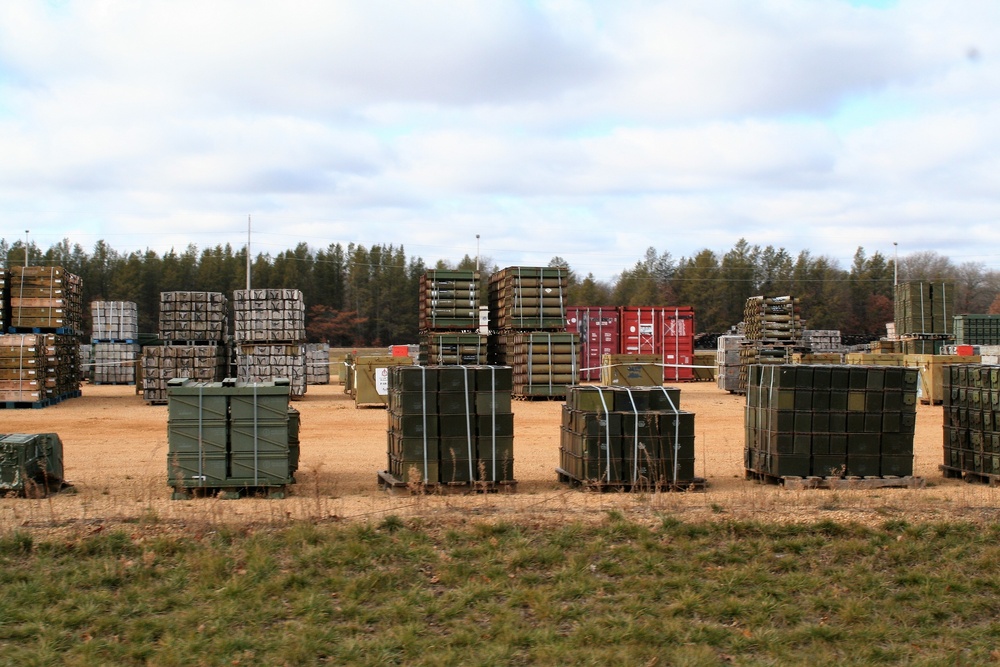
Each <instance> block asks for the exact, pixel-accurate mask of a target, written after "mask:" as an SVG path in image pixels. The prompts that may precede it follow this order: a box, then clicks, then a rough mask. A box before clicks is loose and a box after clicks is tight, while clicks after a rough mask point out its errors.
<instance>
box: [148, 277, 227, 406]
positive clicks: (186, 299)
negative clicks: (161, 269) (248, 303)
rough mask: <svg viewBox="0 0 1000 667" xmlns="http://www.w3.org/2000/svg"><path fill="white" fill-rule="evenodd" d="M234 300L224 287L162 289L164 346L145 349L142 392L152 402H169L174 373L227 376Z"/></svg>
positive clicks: (178, 375) (204, 379)
mask: <svg viewBox="0 0 1000 667" xmlns="http://www.w3.org/2000/svg"><path fill="white" fill-rule="evenodd" d="M228 308H229V300H228V299H226V295H225V294H223V293H221V292H161V293H160V313H159V336H160V339H162V340H163V341H165V344H164V345H161V346H147V347H144V348H143V349H142V395H143V398H144V399H145V400H146V402H147V403H149V404H150V405H163V404H166V403H167V401H168V396H167V383H168V382H169V381H170V380H172V379H175V378H187V379H190V380H196V381H199V382H213V381H218V380H221V379H222V378H224V377H226V368H227V367H228V359H227V357H228V355H227V352H226V346H225V339H226V336H227V334H228V331H229V315H228Z"/></svg>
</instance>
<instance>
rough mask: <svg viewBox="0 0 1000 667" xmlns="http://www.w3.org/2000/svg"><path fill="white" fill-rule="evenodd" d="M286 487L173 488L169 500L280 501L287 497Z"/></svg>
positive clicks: (283, 485)
mask: <svg viewBox="0 0 1000 667" xmlns="http://www.w3.org/2000/svg"><path fill="white" fill-rule="evenodd" d="M287 488H288V487H287V485H286V484H279V485H275V486H213V487H208V486H204V487H201V486H200V487H194V488H187V487H183V486H175V487H173V490H174V491H173V493H172V494H171V495H170V499H171V500H191V499H193V498H220V499H222V500H238V499H240V498H270V499H272V500H280V499H282V498H284V497H285V496H286V495H287Z"/></svg>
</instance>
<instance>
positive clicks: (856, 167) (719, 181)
mask: <svg viewBox="0 0 1000 667" xmlns="http://www.w3.org/2000/svg"><path fill="white" fill-rule="evenodd" d="M248 215H249V216H252V221H253V230H254V231H253V244H252V248H253V251H254V253H257V252H269V253H272V254H275V253H277V252H280V251H281V250H284V249H287V248H291V247H294V246H295V245H296V244H297V243H299V242H305V243H308V244H309V245H310V246H311V247H313V248H317V249H318V248H322V247H325V246H327V245H329V244H330V243H338V242H339V243H342V244H345V245H346V244H347V243H352V242H353V243H361V244H365V245H370V244H373V243H387V244H388V243H393V244H403V245H404V246H405V248H406V250H407V254H408V255H418V256H420V257H423V258H424V259H425V260H426V261H427V262H428V263H433V262H435V261H436V260H438V259H446V260H458V259H461V257H462V256H463V255H465V254H469V255H470V256H474V255H475V253H476V235H477V234H479V235H480V236H481V239H480V244H481V252H482V254H483V255H485V256H489V257H490V258H492V259H493V260H494V261H495V262H496V263H497V264H499V265H500V266H508V265H517V264H521V265H541V264H547V263H548V261H549V260H550V259H551V258H552V257H553V256H555V255H559V256H561V257H563V258H565V259H567V260H568V261H569V263H570V266H571V267H572V268H573V269H574V270H576V271H577V272H579V273H582V274H586V273H589V272H593V273H594V274H595V276H597V277H598V278H602V279H606V278H610V277H612V276H614V275H615V274H616V273H618V272H620V271H621V270H622V269H623V268H626V267H630V266H632V265H633V264H634V263H635V262H636V261H637V260H638V259H640V258H641V256H642V255H643V253H644V251H645V249H646V248H647V247H649V246H654V247H655V248H657V250H659V251H660V252H664V251H668V252H670V253H671V254H672V255H673V256H674V257H675V258H680V257H682V256H690V255H692V254H694V253H696V252H698V251H699V250H701V249H704V248H708V249H711V250H715V251H717V252H719V253H723V252H725V251H727V250H729V249H730V248H731V247H732V246H733V244H734V243H736V241H737V240H738V239H739V238H740V237H745V238H746V239H747V240H748V241H750V242H751V243H754V244H760V245H762V246H764V245H768V244H771V245H775V246H782V247H785V248H786V249H788V250H789V251H791V252H793V253H797V252H798V251H799V250H802V249H809V250H811V251H812V252H813V254H816V255H827V256H830V257H832V258H835V259H837V260H839V261H840V263H841V265H842V266H844V267H849V265H850V259H851V256H852V255H853V254H854V251H855V249H856V248H857V247H858V246H859V245H861V246H864V247H865V249H866V251H867V252H868V253H869V254H871V253H873V252H875V251H879V252H882V253H883V254H885V255H888V256H891V254H892V252H893V242H898V243H899V253H900V255H905V254H907V253H910V252H915V251H923V250H935V251H938V252H940V253H943V254H946V255H948V256H950V257H951V258H952V259H953V261H955V262H956V263H962V262H968V261H973V262H981V263H982V264H984V265H985V266H986V267H987V268H993V269H1000V224H998V223H1000V2H997V1H996V0H978V1H977V0H969V1H964V0H957V1H953V0H899V1H898V2H892V1H872V2H861V1H849V0H754V1H753V2H747V1H746V0H697V1H695V0H690V1H688V2H681V1H677V2H670V1H659V2H642V1H630V0H613V1H612V0H607V1H606V2H583V1H576V0H551V1H549V0H534V1H524V2H514V1H513V0H511V1H495V2H494V1H487V0H454V1H449V0H442V1H438V0H414V1H413V2H404V1H395V0H394V1H379V0H357V1H354V2H336V1H333V0H318V1H316V2H300V1H291V2H289V1H282V2H275V1H273V0H272V1H266V2H265V1H254V0H238V1H233V2H228V1H219V0H192V1H185V0H170V1H169V2H157V1H155V0H144V1H142V2H134V1H131V0H130V1H121V2H118V1H102V0H87V1H81V2H74V1H68V2H62V1H51V2H47V3H46V2H41V1H38V0H23V1H22V0H10V1H5V2H2V3H0V236H2V237H3V238H6V239H7V240H8V242H10V241H14V240H16V239H18V238H21V239H23V238H24V231H25V230H30V238H31V240H32V241H33V242H34V243H36V244H37V245H39V246H40V247H42V248H47V247H49V246H50V245H52V244H54V243H56V242H58V241H59V240H60V239H62V238H69V239H70V240H71V241H72V242H75V243H80V244H81V245H82V246H83V247H84V248H86V249H88V250H90V249H92V248H93V245H94V243H95V242H96V241H97V240H99V239H104V240H106V241H107V242H108V243H109V244H110V245H111V246H112V247H113V248H115V249H117V250H121V251H129V250H134V249H139V250H143V249H146V248H151V249H153V250H156V251H157V252H164V251H166V250H169V249H170V248H171V247H175V248H177V249H178V250H181V249H183V248H184V247H186V246H187V245H188V243H195V244H196V245H197V246H198V247H199V248H204V247H207V246H214V245H216V244H220V243H223V244H224V243H227V242H228V243H231V244H232V245H233V246H234V247H241V246H243V245H244V244H245V242H246V228H247V216H248Z"/></svg>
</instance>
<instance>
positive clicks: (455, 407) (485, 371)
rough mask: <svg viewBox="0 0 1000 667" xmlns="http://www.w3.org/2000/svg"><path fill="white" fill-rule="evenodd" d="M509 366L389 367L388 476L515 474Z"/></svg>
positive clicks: (414, 479) (457, 479)
mask: <svg viewBox="0 0 1000 667" xmlns="http://www.w3.org/2000/svg"><path fill="white" fill-rule="evenodd" d="M512 382H513V375H512V372H511V369H510V368H508V367H501V366H393V367H391V368H390V369H389V401H388V418H389V419H388V422H389V428H388V436H387V439H388V459H389V462H388V463H389V467H388V470H387V471H386V473H385V475H386V479H387V480H388V481H391V482H392V483H394V484H401V483H402V484H420V485H438V484H444V485H448V484H461V485H470V484H488V485H493V484H506V485H509V484H511V483H513V482H514V414H513V412H512V411H511V387H512Z"/></svg>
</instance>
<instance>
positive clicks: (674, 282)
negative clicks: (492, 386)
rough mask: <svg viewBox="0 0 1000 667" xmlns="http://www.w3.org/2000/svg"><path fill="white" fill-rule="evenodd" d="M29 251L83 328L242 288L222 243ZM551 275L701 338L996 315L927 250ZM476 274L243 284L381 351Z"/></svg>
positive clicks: (298, 251) (7, 247)
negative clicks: (764, 326) (734, 330)
mask: <svg viewBox="0 0 1000 667" xmlns="http://www.w3.org/2000/svg"><path fill="white" fill-rule="evenodd" d="M26 249H27V253H28V262H29V263H31V264H44V265H58V266H63V267H64V268H65V269H66V270H67V271H70V272H72V273H75V274H77V275H79V276H80V277H82V278H83V290H84V294H83V298H84V311H85V319H88V320H89V315H90V313H89V310H90V309H89V304H90V302H92V301H134V302H135V303H136V304H137V306H138V312H139V330H140V332H143V333H155V332H156V330H157V328H158V321H157V320H158V317H159V299H160V292H173V291H186V290H197V291H210V292H222V293H224V294H226V295H227V297H229V298H232V293H233V290H237V289H243V288H245V287H246V262H247V255H246V253H247V251H246V247H243V248H238V249H234V248H233V247H232V246H230V245H229V244H226V245H216V246H214V247H209V248H203V249H200V250H199V249H198V247H197V246H195V245H193V244H191V245H188V246H187V248H185V249H184V250H182V251H181V252H177V251H176V250H174V249H171V250H170V251H168V252H166V253H164V254H162V255H160V254H158V253H156V252H155V251H153V250H145V251H142V252H140V251H132V252H127V253H122V252H118V251H116V250H115V249H113V248H112V247H110V246H109V245H108V244H107V243H106V242H104V241H103V240H101V241H98V242H97V243H96V244H95V245H94V248H93V249H92V250H91V251H89V252H88V251H87V250H85V249H84V248H83V247H81V246H80V245H79V244H73V243H71V242H70V241H69V240H68V239H64V240H63V241H62V242H60V243H58V244H56V245H53V246H51V247H49V248H47V249H45V250H42V249H40V248H38V247H36V246H35V245H34V244H30V245H28V246H27V248H26V247H25V243H24V242H23V241H20V240H18V241H14V242H12V243H8V242H7V241H6V240H5V239H0V260H2V261H3V262H4V266H6V267H10V266H17V265H22V264H24V261H25V250H26ZM480 265H481V266H483V267H484V268H483V272H484V274H488V273H489V272H491V271H496V270H499V268H500V267H498V266H496V265H495V264H493V262H492V261H491V260H490V259H489V258H485V259H481V260H480ZM548 266H561V267H564V268H566V270H567V276H568V290H567V298H566V303H567V304H568V305H571V306H675V305H685V306H687V305H689V306H693V307H694V309H695V321H696V327H697V330H698V331H699V332H714V333H722V332H725V331H727V330H728V329H729V328H730V327H731V326H733V325H735V324H736V323H737V322H739V321H740V320H742V319H743V307H744V304H745V302H746V299H747V298H748V297H750V296H754V295H758V294H766V295H785V294H792V295H795V296H797V297H799V299H800V302H801V310H802V316H803V318H805V319H806V321H807V322H806V323H807V326H808V328H811V329H839V330H841V331H842V332H843V333H844V334H851V335H858V334H868V335H872V336H879V335H883V334H884V333H885V323H886V322H890V321H892V319H893V284H894V280H896V279H897V278H898V280H899V281H910V280H923V281H933V282H941V281H946V282H950V283H953V284H954V286H955V292H954V294H955V300H954V303H953V309H954V312H956V313H987V312H1000V298H998V295H1000V273H998V272H996V271H992V270H987V269H986V268H985V267H984V266H983V265H981V264H977V263H965V264H961V265H955V264H953V263H952V262H951V261H950V260H949V259H948V258H947V257H944V256H942V255H939V254H937V253H934V252H922V253H915V254H911V255H908V256H907V257H905V258H900V261H899V266H898V272H897V267H896V266H895V265H894V263H893V259H892V258H888V257H885V256H883V255H882V254H880V253H878V252H875V253H872V254H871V255H869V254H867V253H866V252H865V250H864V249H863V248H860V247H859V248H858V249H857V252H856V253H855V255H854V258H853V261H852V263H851V266H850V267H849V268H843V267H841V266H839V264H838V262H837V261H836V260H833V259H831V258H829V257H826V256H822V255H820V256H817V255H813V254H812V253H811V252H810V251H808V250H802V251H800V252H799V253H798V254H796V255H792V254H791V253H789V252H788V251H786V250H785V249H784V248H774V247H773V246H770V245H769V246H766V247H760V246H758V245H751V244H750V243H749V242H748V241H747V240H746V239H740V240H739V241H738V242H737V243H736V244H735V245H734V246H733V248H732V249H730V250H729V251H727V252H726V253H724V254H721V255H720V254H719V253H717V252H715V251H712V250H707V249H706V250H701V251H700V252H698V253H696V254H694V255H692V256H691V257H681V258H679V259H674V258H673V257H672V256H671V255H670V253H669V252H659V251H657V250H656V249H655V248H653V247H650V248H649V249H647V250H646V253H645V255H644V256H643V257H641V258H640V259H639V260H638V261H637V262H636V263H635V264H634V265H633V266H631V267H629V268H626V269H624V270H622V272H621V273H620V274H618V275H616V276H615V278H614V279H613V280H610V281H604V280H599V279H597V278H595V277H594V275H593V274H592V273H590V274H588V275H586V276H580V275H578V274H577V273H576V272H575V271H573V268H572V267H571V266H569V264H568V263H567V262H566V261H565V260H563V259H562V258H560V257H553V258H552V259H551V260H550V262H549V263H548ZM475 267H476V260H475V259H474V258H471V257H469V256H468V255H466V256H464V257H463V258H461V259H459V260H457V261H454V262H449V261H446V260H439V261H438V262H436V263H435V264H434V265H433V266H427V265H426V264H425V262H424V260H423V259H421V258H420V257H408V256H407V255H406V252H405V250H404V248H403V246H401V245H400V246H395V245H391V244H390V245H384V244H376V245H372V246H371V247H365V246H363V245H355V244H348V245H346V246H344V245H342V244H339V243H333V244H330V245H329V246H327V247H326V248H322V249H318V250H314V249H312V248H310V247H309V246H308V245H307V244H305V243H299V244H298V245H296V246H295V247H294V248H292V249H289V250H285V251H283V252H279V253H277V254H276V255H271V254H269V253H268V254H263V253H261V254H257V255H256V256H255V257H253V259H252V262H251V284H252V287H254V288H290V289H299V290H301V291H302V294H303V298H304V301H305V304H306V308H307V332H308V335H309V338H310V340H312V341H314V342H329V343H330V344H331V345H335V346H382V345H390V344H402V343H412V342H415V341H416V340H417V338H418V335H419V334H418V325H417V320H418V308H417V304H418V293H419V281H420V277H421V276H422V275H423V274H424V273H425V272H426V271H427V270H428V269H466V270H470V269H474V268H475ZM487 267H489V268H487ZM485 285H486V281H485V280H484V289H485ZM483 296H484V302H485V294H484V295H483Z"/></svg>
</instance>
